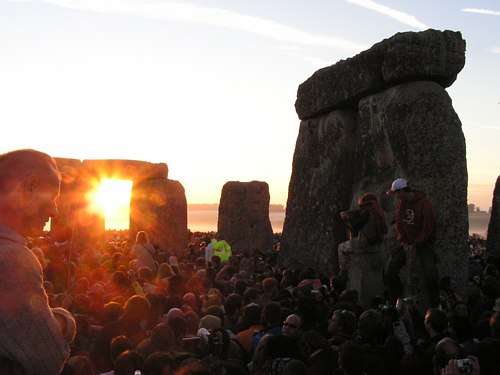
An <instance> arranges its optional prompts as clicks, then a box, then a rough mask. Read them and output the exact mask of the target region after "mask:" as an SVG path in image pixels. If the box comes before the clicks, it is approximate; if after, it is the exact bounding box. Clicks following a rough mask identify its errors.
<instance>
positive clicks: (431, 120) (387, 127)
mask: <svg viewBox="0 0 500 375" xmlns="http://www.w3.org/2000/svg"><path fill="white" fill-rule="evenodd" d="M358 121H359V122H358V131H359V133H358V136H359V138H360V140H361V142H360V149H359V150H360V153H361V156H360V157H359V160H361V163H360V168H359V170H360V172H359V174H358V175H357V176H356V181H357V186H354V187H355V189H354V191H353V196H355V197H358V196H359V195H361V194H362V193H363V192H365V191H372V192H375V193H376V194H377V196H379V197H380V199H381V202H382V206H383V207H384V209H386V211H387V217H388V221H389V223H393V222H394V221H395V212H396V207H395V203H396V201H395V199H393V198H392V197H388V196H386V195H385V194H384V193H385V191H386V190H387V189H388V188H389V187H390V185H391V182H392V180H393V179H394V178H396V177H400V176H401V177H406V178H407V179H408V180H409V181H410V184H411V186H413V187H414V188H416V189H419V190H423V191H424V192H426V193H427V194H428V195H429V197H430V199H431V200H432V201H433V204H434V206H435V208H436V211H437V222H436V226H437V240H436V250H437V253H438V255H439V258H440V265H439V266H440V267H439V268H440V270H441V274H442V275H449V276H452V277H454V278H456V279H457V280H461V281H463V282H465V278H466V275H465V270H466V269H467V238H468V223H469V221H468V211H467V165H466V157H465V138H464V135H463V132H462V128H461V123H460V120H459V118H458V116H457V114H456V113H455V111H454V110H453V107H452V103H451V99H450V97H449V96H448V94H447V93H446V91H445V90H444V89H443V88H442V87H441V86H440V85H439V84H437V83H434V82H427V81H424V82H412V83H408V84H404V85H399V86H395V87H393V88H391V89H388V90H386V91H384V92H382V93H380V94H376V95H372V96H369V97H366V98H365V99H363V100H361V101H360V103H359V112H358ZM395 239H396V235H395V232H394V228H393V227H392V230H391V232H390V234H389V237H388V241H386V243H387V248H388V251H389V250H390V249H391V248H392V247H393V246H394V245H395V242H396V241H395ZM418 272H419V273H420V271H418Z"/></svg>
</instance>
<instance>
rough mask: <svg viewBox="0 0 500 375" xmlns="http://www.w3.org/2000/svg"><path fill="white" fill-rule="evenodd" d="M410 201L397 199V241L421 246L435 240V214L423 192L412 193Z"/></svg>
mask: <svg viewBox="0 0 500 375" xmlns="http://www.w3.org/2000/svg"><path fill="white" fill-rule="evenodd" d="M414 193H415V194H414V196H413V198H412V199H411V200H405V199H399V200H398V207H397V217H396V230H397V232H398V241H399V242H400V243H403V244H408V245H415V246H422V245H425V244H426V243H429V242H430V243H434V241H435V240H436V214H435V211H434V207H433V205H432V203H431V201H430V200H429V198H428V197H427V194H425V193H424V192H423V191H414Z"/></svg>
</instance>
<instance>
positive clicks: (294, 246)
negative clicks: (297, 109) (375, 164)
mask: <svg viewBox="0 0 500 375" xmlns="http://www.w3.org/2000/svg"><path fill="white" fill-rule="evenodd" d="M357 142H358V139H357V137H356V113H355V112H354V111H349V110H344V111H342V110H337V111H333V112H331V113H330V114H328V115H326V116H322V117H319V118H315V119H311V120H304V121H302V122H301V124H300V130H299V136H298V138H297V143H296V145H295V153H294V156H293V168H292V176H291V180H290V186H289V188H288V202H287V205H286V217H285V222H284V225H283V236H282V238H281V251H280V261H281V262H282V263H283V264H284V265H293V266H296V267H300V268H304V267H308V266H314V267H316V268H318V269H321V270H323V271H325V272H327V273H332V272H334V270H336V268H337V246H338V244H339V243H340V242H342V241H343V240H345V231H344V226H343V224H342V222H341V220H340V216H339V213H340V212H341V211H342V210H346V209H348V208H349V205H350V200H351V189H352V185H353V183H354V180H353V177H354V172H355V168H356V164H357V163H356V162H355V157H356V150H357Z"/></svg>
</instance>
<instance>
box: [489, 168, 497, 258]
mask: <svg viewBox="0 0 500 375" xmlns="http://www.w3.org/2000/svg"><path fill="white" fill-rule="evenodd" d="M486 250H487V251H488V255H493V256H496V257H500V176H498V178H497V182H496V184H495V190H494V191H493V202H492V204H491V217H490V223H489V224H488V239H487V242H486Z"/></svg>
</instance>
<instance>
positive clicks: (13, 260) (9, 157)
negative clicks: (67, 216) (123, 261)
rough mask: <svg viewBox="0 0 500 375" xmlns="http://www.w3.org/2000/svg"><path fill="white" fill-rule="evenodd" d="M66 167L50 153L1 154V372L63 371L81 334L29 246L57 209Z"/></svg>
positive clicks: (45, 374) (42, 373) (48, 374)
mask: <svg viewBox="0 0 500 375" xmlns="http://www.w3.org/2000/svg"><path fill="white" fill-rule="evenodd" d="M59 186H60V173H59V171H58V168H57V165H56V163H55V161H54V159H53V158H52V157H50V156H49V155H47V154H45V153H42V152H39V151H35V150H28V149H26V150H16V151H12V152H8V153H5V154H2V155H0V301H2V303H1V304H0V373H1V374H4V375H8V374H24V375H29V374H39V375H53V374H59V373H60V372H61V370H62V368H63V366H64V363H65V362H66V360H67V358H68V356H69V352H70V346H69V343H70V342H71V341H72V339H73V337H74V334H75V321H74V319H73V317H72V316H71V314H70V313H69V312H68V311H66V310H64V309H63V308H60V307H59V308H55V309H51V308H50V306H49V303H48V298H47V294H46V293H45V290H44V289H43V273H42V268H41V265H40V263H39V261H38V259H37V257H36V256H35V255H34V253H32V252H31V250H30V249H29V248H28V247H27V246H26V243H27V240H26V238H27V237H31V236H38V235H40V234H41V233H42V231H43V227H44V226H45V223H46V222H47V221H48V220H49V218H50V217H53V216H55V215H56V214H57V206H56V198H57V197H58V195H59Z"/></svg>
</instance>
